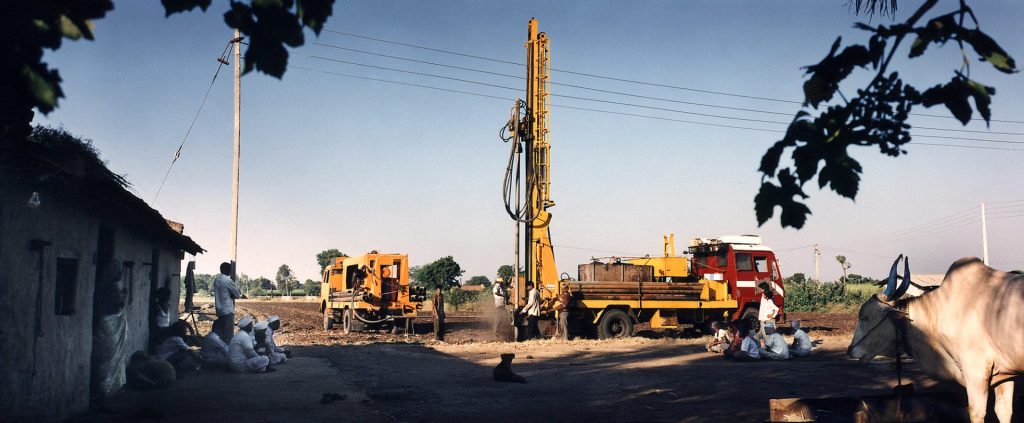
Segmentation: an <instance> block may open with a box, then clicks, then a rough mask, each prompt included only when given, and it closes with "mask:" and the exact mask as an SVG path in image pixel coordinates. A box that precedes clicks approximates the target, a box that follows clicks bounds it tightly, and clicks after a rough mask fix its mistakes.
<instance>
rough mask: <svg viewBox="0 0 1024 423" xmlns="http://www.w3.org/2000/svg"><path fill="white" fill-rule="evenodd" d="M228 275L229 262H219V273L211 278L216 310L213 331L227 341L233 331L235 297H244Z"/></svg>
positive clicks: (229, 340) (229, 271)
mask: <svg viewBox="0 0 1024 423" xmlns="http://www.w3.org/2000/svg"><path fill="white" fill-rule="evenodd" d="M230 275H231V263H221V264H220V274H219V275H217V278H216V279H214V280H213V300H214V303H215V304H214V305H215V306H216V307H215V310H217V321H215V322H213V331H214V332H217V335H219V336H220V339H222V340H224V342H228V343H230V342H231V337H232V336H234V332H235V328H234V326H235V299H238V298H244V297H243V296H242V293H241V292H239V291H238V287H236V286H235V282H234V281H232V280H231V276H230Z"/></svg>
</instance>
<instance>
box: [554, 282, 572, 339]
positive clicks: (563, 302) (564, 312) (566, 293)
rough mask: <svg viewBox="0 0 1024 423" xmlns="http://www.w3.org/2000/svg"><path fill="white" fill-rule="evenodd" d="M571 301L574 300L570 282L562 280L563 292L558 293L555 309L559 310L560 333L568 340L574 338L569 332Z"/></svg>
mask: <svg viewBox="0 0 1024 423" xmlns="http://www.w3.org/2000/svg"><path fill="white" fill-rule="evenodd" d="M570 301H572V292H571V291H570V290H569V282H562V292H561V293H559V294H558V303H556V304H555V310H556V311H557V312H558V335H559V336H561V338H562V339H564V340H566V341H568V340H570V339H572V336H570V334H569V302H570Z"/></svg>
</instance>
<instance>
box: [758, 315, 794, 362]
mask: <svg viewBox="0 0 1024 423" xmlns="http://www.w3.org/2000/svg"><path fill="white" fill-rule="evenodd" d="M764 332H765V334H766V335H767V337H765V339H764V348H761V349H760V351H758V352H759V353H760V355H761V357H762V358H765V359H768V360H789V346H788V345H786V340H785V339H783V338H782V335H780V334H779V333H778V332H776V331H775V323H773V322H768V324H766V325H765V326H764Z"/></svg>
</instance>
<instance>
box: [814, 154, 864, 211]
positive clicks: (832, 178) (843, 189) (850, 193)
mask: <svg viewBox="0 0 1024 423" xmlns="http://www.w3.org/2000/svg"><path fill="white" fill-rule="evenodd" d="M861 171H862V169H861V167H860V163H858V162H857V161H856V160H854V159H853V158H852V157H850V156H848V155H846V153H845V152H843V153H842V156H841V157H835V158H830V159H828V160H825V167H823V168H822V169H821V172H820V173H818V186H819V187H822V188H824V187H825V185H826V184H827V185H829V186H830V187H831V188H832V191H835V192H836V194H839V195H841V196H843V197H846V198H849V199H851V200H852V199H855V198H857V191H858V189H859V187H860V173H861Z"/></svg>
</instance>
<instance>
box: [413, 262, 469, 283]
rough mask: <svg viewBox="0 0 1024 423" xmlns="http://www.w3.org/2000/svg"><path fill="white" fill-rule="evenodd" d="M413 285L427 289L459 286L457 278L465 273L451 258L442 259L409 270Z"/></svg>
mask: <svg viewBox="0 0 1024 423" xmlns="http://www.w3.org/2000/svg"><path fill="white" fill-rule="evenodd" d="M409 273H410V277H412V279H413V283H415V284H416V285H420V286H425V287H428V288H431V289H433V288H436V287H439V286H440V287H442V288H444V287H449V286H459V277H460V276H462V274H463V273H465V270H462V267H460V266H459V264H458V263H456V262H455V259H454V258H452V256H447V257H442V258H439V259H437V260H435V261H434V262H433V263H430V264H425V265H422V266H413V267H412V268H410V269H409Z"/></svg>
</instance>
